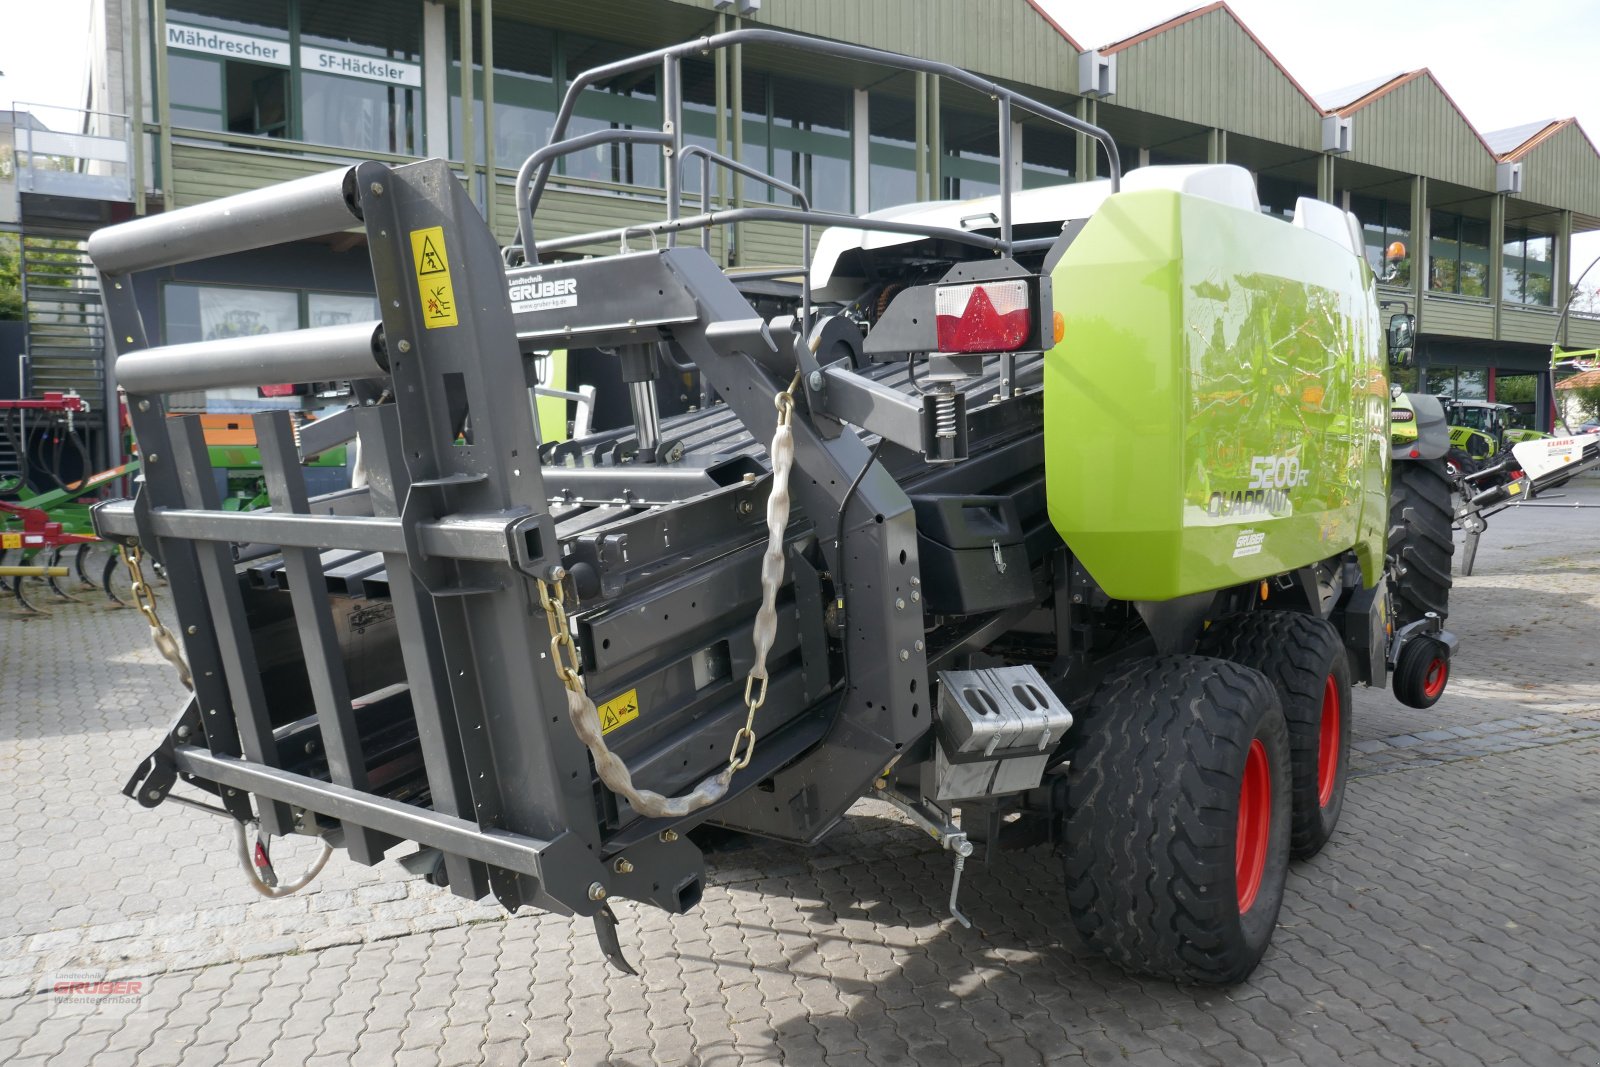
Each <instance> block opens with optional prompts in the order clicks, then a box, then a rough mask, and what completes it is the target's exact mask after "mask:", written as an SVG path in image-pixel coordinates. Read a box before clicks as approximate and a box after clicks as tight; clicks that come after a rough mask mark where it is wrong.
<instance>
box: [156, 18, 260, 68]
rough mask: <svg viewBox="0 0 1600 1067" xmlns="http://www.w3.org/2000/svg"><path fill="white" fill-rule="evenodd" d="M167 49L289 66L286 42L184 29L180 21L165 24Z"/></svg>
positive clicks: (190, 28)
mask: <svg viewBox="0 0 1600 1067" xmlns="http://www.w3.org/2000/svg"><path fill="white" fill-rule="evenodd" d="M167 47H168V48H177V49H181V50H183V51H185V52H204V53H206V54H207V55H212V56H222V57H224V58H226V59H243V60H247V61H249V62H251V63H271V64H272V65H273V66H278V67H287V66H288V65H289V42H288V41H274V40H272V39H271V38H270V37H249V36H246V35H245V34H242V33H225V32H224V31H222V30H211V29H206V28H205V27H202V26H185V25H184V24H183V23H181V22H169V23H167Z"/></svg>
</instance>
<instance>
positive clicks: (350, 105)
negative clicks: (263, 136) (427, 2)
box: [296, 0, 422, 155]
mask: <svg viewBox="0 0 1600 1067" xmlns="http://www.w3.org/2000/svg"><path fill="white" fill-rule="evenodd" d="M298 6H299V11H300V52H299V55H298V56H297V57H296V58H297V61H298V63H299V65H300V97H301V104H300V109H301V114H300V122H301V138H302V139H303V140H306V141H310V142H312V143H314V144H328V145H338V146H339V147H341V148H348V149H353V150H355V151H358V152H360V151H376V152H392V153H395V154H397V155H415V154H417V153H418V152H420V151H421V149H422V17H421V16H422V12H421V10H420V8H419V7H418V6H415V5H413V6H411V7H409V8H408V9H404V10H409V14H402V13H401V12H400V11H397V10H396V7H395V5H393V4H389V3H384V2H383V0H299V5H298Z"/></svg>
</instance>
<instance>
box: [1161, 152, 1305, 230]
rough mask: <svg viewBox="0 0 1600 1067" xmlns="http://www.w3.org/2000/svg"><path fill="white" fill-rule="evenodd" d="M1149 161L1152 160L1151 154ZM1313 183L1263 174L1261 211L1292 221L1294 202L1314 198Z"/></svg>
mask: <svg viewBox="0 0 1600 1067" xmlns="http://www.w3.org/2000/svg"><path fill="white" fill-rule="evenodd" d="M1151 162H1154V157H1153V156H1152V158H1151ZM1316 195H1317V187H1316V185H1315V183H1312V182H1305V181H1299V180H1296V179H1294V178H1285V177H1281V176H1279V175H1276V174H1263V175H1261V177H1259V178H1257V179H1256V199H1257V200H1259V201H1260V202H1261V212H1262V214H1264V215H1272V216H1274V217H1275V218H1280V219H1288V220H1290V221H1293V219H1294V208H1295V204H1296V203H1298V202H1299V200H1300V198H1301V197H1302V196H1309V197H1313V198H1315V197H1316Z"/></svg>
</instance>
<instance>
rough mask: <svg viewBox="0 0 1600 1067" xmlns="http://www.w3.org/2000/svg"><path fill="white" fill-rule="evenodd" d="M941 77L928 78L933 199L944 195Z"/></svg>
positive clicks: (929, 141) (929, 158)
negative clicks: (941, 173) (942, 186)
mask: <svg viewBox="0 0 1600 1067" xmlns="http://www.w3.org/2000/svg"><path fill="white" fill-rule="evenodd" d="M939 85H940V82H939V76H938V75H937V74H935V75H932V76H931V77H929V78H928V192H929V195H930V197H931V198H932V199H934V200H938V199H939V198H940V197H941V196H943V195H944V191H943V189H942V188H941V185H940V174H939V171H940V170H941V168H942V167H943V159H944V157H943V155H942V153H943V152H944V130H943V127H942V125H941V120H940V117H939V115H940V112H939V92H940V89H939Z"/></svg>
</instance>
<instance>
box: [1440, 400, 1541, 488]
mask: <svg viewBox="0 0 1600 1067" xmlns="http://www.w3.org/2000/svg"><path fill="white" fill-rule="evenodd" d="M1439 400H1440V402H1441V403H1443V405H1444V410H1445V417H1446V418H1447V419H1448V420H1449V423H1450V451H1449V453H1448V454H1447V455H1446V457H1445V466H1446V468H1447V469H1448V470H1449V471H1450V476H1451V477H1452V478H1454V479H1455V480H1456V481H1457V482H1460V481H1461V479H1463V478H1465V477H1467V476H1468V475H1471V474H1476V473H1477V472H1478V471H1479V470H1481V469H1482V468H1483V467H1484V466H1485V465H1486V464H1487V463H1488V462H1489V461H1490V460H1491V459H1493V458H1495V457H1496V456H1498V455H1500V454H1501V453H1502V452H1504V451H1505V449H1506V448H1507V447H1508V446H1510V445H1514V444H1518V443H1520V442H1522V441H1538V440H1541V439H1543V438H1546V437H1549V436H1550V435H1549V434H1547V433H1544V432H1543V431H1540V430H1535V429H1533V428H1532V427H1530V426H1518V425H1516V423H1518V422H1520V421H1523V419H1524V416H1523V413H1522V412H1521V411H1519V410H1518V409H1517V408H1516V407H1513V406H1512V405H1510V404H1497V403H1494V402H1493V401H1489V400H1464V399H1459V398H1456V397H1452V396H1448V395H1441V396H1440V397H1439Z"/></svg>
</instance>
